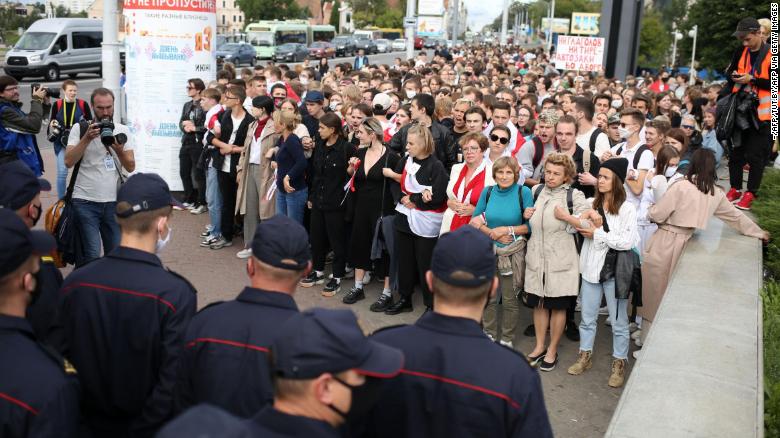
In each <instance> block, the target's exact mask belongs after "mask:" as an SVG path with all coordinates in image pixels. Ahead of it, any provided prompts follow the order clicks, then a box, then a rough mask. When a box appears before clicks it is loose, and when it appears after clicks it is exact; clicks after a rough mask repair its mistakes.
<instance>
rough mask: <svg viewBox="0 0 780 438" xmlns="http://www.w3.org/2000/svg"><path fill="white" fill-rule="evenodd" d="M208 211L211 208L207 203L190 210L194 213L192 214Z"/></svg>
mask: <svg viewBox="0 0 780 438" xmlns="http://www.w3.org/2000/svg"><path fill="white" fill-rule="evenodd" d="M207 211H209V209H208V208H206V206H205V205H199V206H197V207H195V208H193V209H192V210H190V213H192V214H202V213H205V212H207Z"/></svg>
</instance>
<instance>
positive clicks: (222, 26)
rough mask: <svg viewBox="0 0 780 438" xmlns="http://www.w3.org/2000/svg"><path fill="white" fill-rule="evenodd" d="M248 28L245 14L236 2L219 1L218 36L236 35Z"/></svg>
mask: <svg viewBox="0 0 780 438" xmlns="http://www.w3.org/2000/svg"><path fill="white" fill-rule="evenodd" d="M244 28H246V23H245V20H244V13H243V12H241V9H239V7H238V1H236V0H217V34H220V35H234V34H238V33H243V32H244Z"/></svg>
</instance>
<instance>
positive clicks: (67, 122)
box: [48, 79, 92, 199]
mask: <svg viewBox="0 0 780 438" xmlns="http://www.w3.org/2000/svg"><path fill="white" fill-rule="evenodd" d="M62 91H63V97H62V99H60V100H58V101H57V102H56V103H55V104H54V105H52V107H51V115H50V116H49V129H48V134H49V141H51V142H52V144H53V145H54V155H55V156H56V157H57V197H59V198H60V199H61V198H62V197H63V196H65V182H66V181H67V179H68V168H67V167H65V146H66V144H67V143H68V136H70V130H71V128H72V127H73V125H75V124H76V123H78V122H79V120H81V119H88V118H89V117H90V114H92V110H91V109H90V108H89V104H88V103H87V102H85V101H84V100H82V99H77V98H76V95H77V94H78V92H79V86H78V85H77V84H76V81H74V80H71V79H67V80H65V81H64V82H63V83H62ZM55 97H56V96H55Z"/></svg>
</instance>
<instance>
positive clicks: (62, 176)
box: [54, 148, 68, 199]
mask: <svg viewBox="0 0 780 438" xmlns="http://www.w3.org/2000/svg"><path fill="white" fill-rule="evenodd" d="M54 156H55V157H57V198H59V199H62V198H63V197H64V196H65V191H66V190H67V187H66V186H65V182H66V181H67V180H68V168H67V167H66V166H65V148H60V151H59V152H58V153H55V154H54Z"/></svg>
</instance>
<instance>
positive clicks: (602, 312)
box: [599, 306, 609, 315]
mask: <svg viewBox="0 0 780 438" xmlns="http://www.w3.org/2000/svg"><path fill="white" fill-rule="evenodd" d="M599 315H609V309H608V308H607V306H604V307H600V308H599Z"/></svg>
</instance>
